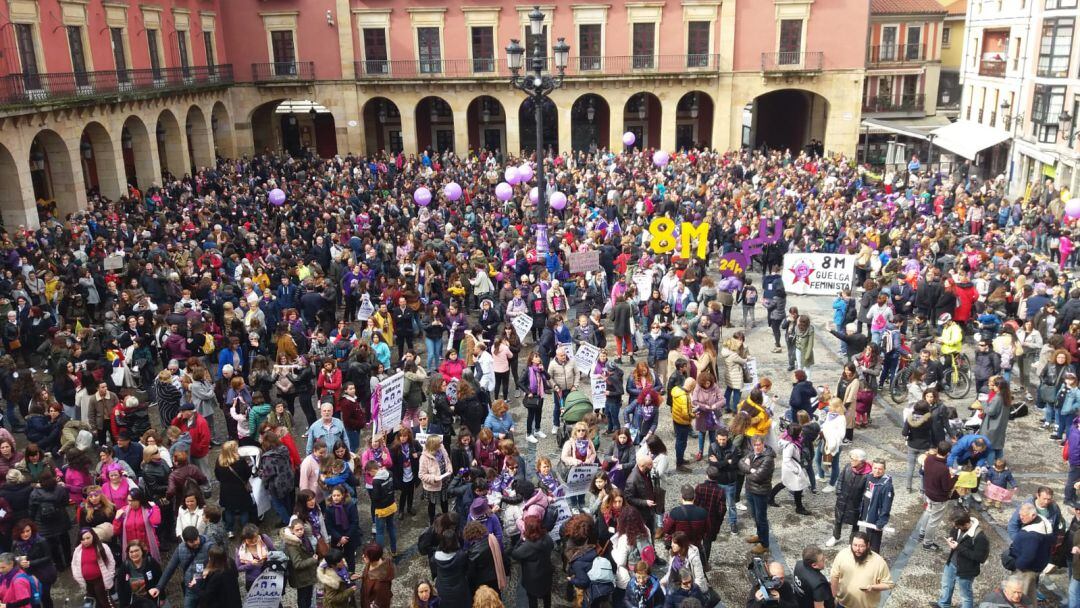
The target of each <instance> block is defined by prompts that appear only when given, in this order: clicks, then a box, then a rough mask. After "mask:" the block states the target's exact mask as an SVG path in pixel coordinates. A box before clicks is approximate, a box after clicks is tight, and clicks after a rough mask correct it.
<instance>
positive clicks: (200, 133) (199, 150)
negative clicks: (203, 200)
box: [184, 106, 214, 175]
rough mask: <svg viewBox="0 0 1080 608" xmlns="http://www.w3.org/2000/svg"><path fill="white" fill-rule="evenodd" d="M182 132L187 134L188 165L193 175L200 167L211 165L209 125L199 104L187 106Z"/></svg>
mask: <svg viewBox="0 0 1080 608" xmlns="http://www.w3.org/2000/svg"><path fill="white" fill-rule="evenodd" d="M184 132H185V133H186V134H187V148H188V149H187V151H188V165H189V166H190V167H191V174H192V175H194V174H195V173H196V172H197V171H198V170H199V168H201V167H211V166H213V165H214V148H213V144H212V143H211V141H210V140H211V135H210V125H209V124H208V123H207V121H206V114H204V113H203V111H202V108H200V107H199V106H191V107H190V108H188V111H187V119H186V120H185V121H184Z"/></svg>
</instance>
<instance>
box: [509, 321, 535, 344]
mask: <svg viewBox="0 0 1080 608" xmlns="http://www.w3.org/2000/svg"><path fill="white" fill-rule="evenodd" d="M510 324H511V325H513V326H514V332H515V333H517V337H518V340H521V341H522V342H524V341H525V336H527V335H529V331H531V330H532V326H533V319H532V317H531V316H529V315H517V316H516V317H514V319H513V320H512V321H510Z"/></svg>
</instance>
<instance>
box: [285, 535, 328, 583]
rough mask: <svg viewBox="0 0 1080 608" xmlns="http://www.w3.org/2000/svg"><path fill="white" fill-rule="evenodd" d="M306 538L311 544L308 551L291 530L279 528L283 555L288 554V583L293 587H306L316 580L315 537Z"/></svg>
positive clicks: (317, 563) (317, 562) (317, 560)
mask: <svg viewBox="0 0 1080 608" xmlns="http://www.w3.org/2000/svg"><path fill="white" fill-rule="evenodd" d="M308 540H309V541H310V544H311V550H310V551H309V550H308V549H306V548H305V547H304V546H303V543H301V542H300V539H299V538H297V537H296V535H295V534H293V533H292V530H290V529H289V528H282V529H281V542H282V544H284V545H285V555H288V556H289V565H290V568H289V584H290V585H292V586H293V587H297V588H299V587H308V586H311V585H314V584H315V583H316V582H317V577H316V576H315V569H316V568H317V567H318V565H319V558H318V556H316V555H315V542H316V541H315V537H314V536H311V537H309V539H308Z"/></svg>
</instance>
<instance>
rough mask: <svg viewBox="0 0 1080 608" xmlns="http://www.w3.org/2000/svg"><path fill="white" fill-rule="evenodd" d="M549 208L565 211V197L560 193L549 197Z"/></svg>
mask: <svg viewBox="0 0 1080 608" xmlns="http://www.w3.org/2000/svg"><path fill="white" fill-rule="evenodd" d="M551 208H552V209H554V210H556V211H562V210H563V209H566V195H565V194H563V193H562V192H556V193H555V194H552V195H551Z"/></svg>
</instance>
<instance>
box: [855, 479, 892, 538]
mask: <svg viewBox="0 0 1080 608" xmlns="http://www.w3.org/2000/svg"><path fill="white" fill-rule="evenodd" d="M865 492H870V499H869V500H867V499H866V495H865V493H864V495H863V499H862V510H861V511H860V512H859V517H860V519H861V520H862V521H865V522H868V523H871V524H874V525H875V526H877V527H878V528H884V527H885V525H886V524H888V523H889V514H890V513H891V512H892V501H893V483H892V477H890V476H889V475H882V476H881V478H880V479H877V478H875V477H874V476H873V475H867V476H866V490H865Z"/></svg>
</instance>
